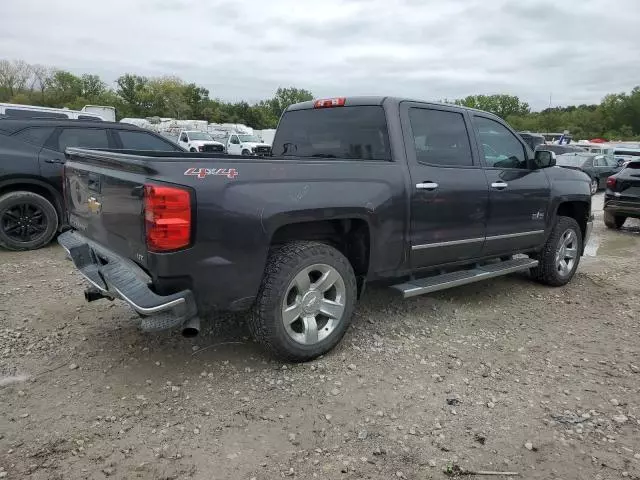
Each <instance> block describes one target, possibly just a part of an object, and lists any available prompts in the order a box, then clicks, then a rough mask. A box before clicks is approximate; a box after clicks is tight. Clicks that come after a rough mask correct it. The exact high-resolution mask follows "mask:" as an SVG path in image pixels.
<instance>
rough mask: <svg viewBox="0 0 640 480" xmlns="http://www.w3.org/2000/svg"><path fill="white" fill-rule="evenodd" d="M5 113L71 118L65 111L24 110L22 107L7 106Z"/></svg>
mask: <svg viewBox="0 0 640 480" xmlns="http://www.w3.org/2000/svg"><path fill="white" fill-rule="evenodd" d="M4 114H5V115H6V116H7V117H9V118H69V117H68V116H67V115H65V114H64V113H57V112H47V111H39V110H23V109H21V108H6V109H5V111H4Z"/></svg>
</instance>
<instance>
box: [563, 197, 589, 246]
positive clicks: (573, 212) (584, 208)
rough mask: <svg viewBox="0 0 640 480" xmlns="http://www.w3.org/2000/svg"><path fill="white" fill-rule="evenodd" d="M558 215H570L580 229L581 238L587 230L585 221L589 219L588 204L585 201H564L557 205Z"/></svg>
mask: <svg viewBox="0 0 640 480" xmlns="http://www.w3.org/2000/svg"><path fill="white" fill-rule="evenodd" d="M558 216H562V217H571V218H573V219H574V220H575V221H576V222H578V225H580V230H582V238H584V236H585V234H586V232H587V222H588V221H589V204H588V203H585V202H564V203H561V204H560V205H559V206H558Z"/></svg>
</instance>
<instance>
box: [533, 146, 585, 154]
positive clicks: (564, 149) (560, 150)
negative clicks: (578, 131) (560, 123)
mask: <svg viewBox="0 0 640 480" xmlns="http://www.w3.org/2000/svg"><path fill="white" fill-rule="evenodd" d="M535 150H547V151H549V152H553V153H555V154H556V155H563V154H565V153H581V152H584V151H585V150H584V149H583V148H580V147H578V146H574V145H556V144H550V145H538V146H537V147H536V148H535Z"/></svg>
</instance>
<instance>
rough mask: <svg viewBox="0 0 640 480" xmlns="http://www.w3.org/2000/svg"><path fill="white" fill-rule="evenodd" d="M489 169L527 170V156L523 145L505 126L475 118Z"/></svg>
mask: <svg viewBox="0 0 640 480" xmlns="http://www.w3.org/2000/svg"><path fill="white" fill-rule="evenodd" d="M473 125H474V128H475V129H476V133H477V134H478V139H479V141H480V147H481V148H480V151H481V153H483V154H484V161H485V164H486V166H487V167H491V168H521V169H527V168H528V165H527V155H526V151H525V149H524V146H523V145H522V143H520V142H519V141H518V139H517V138H516V136H515V135H514V134H513V133H511V132H510V131H509V130H508V129H507V128H506V127H505V126H504V125H502V124H501V123H499V122H496V121H495V120H491V119H490V118H485V117H478V116H474V117H473Z"/></svg>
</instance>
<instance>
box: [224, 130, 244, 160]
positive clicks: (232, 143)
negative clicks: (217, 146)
mask: <svg viewBox="0 0 640 480" xmlns="http://www.w3.org/2000/svg"><path fill="white" fill-rule="evenodd" d="M227 153H228V154H229V155H240V154H242V151H241V148H240V138H238V135H231V136H230V137H229V143H228V144H227Z"/></svg>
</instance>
